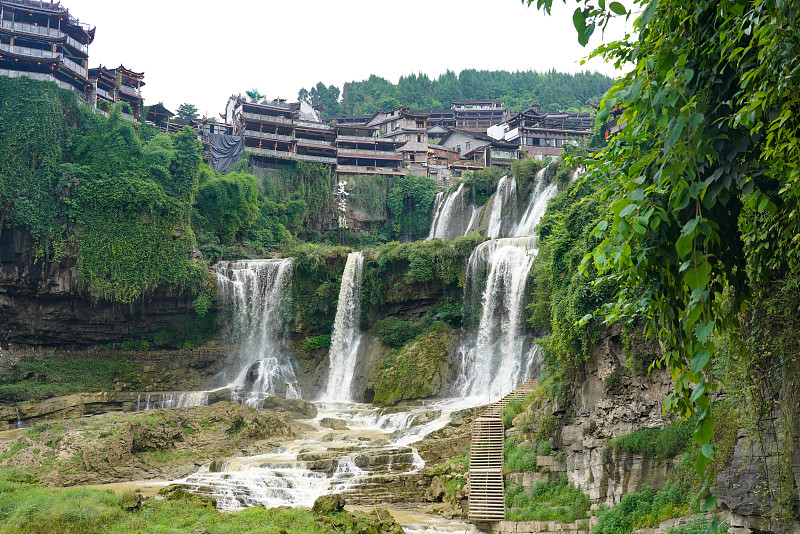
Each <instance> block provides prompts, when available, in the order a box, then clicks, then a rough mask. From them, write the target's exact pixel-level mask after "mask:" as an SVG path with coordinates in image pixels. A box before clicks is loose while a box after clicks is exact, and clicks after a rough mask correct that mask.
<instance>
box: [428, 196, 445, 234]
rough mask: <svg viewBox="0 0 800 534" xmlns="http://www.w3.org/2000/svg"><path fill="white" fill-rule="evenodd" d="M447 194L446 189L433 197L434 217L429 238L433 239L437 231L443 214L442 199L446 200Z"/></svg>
mask: <svg viewBox="0 0 800 534" xmlns="http://www.w3.org/2000/svg"><path fill="white" fill-rule="evenodd" d="M446 194H447V193H446V192H445V191H439V192H438V193H436V197H434V199H433V219H431V229H430V231H429V232H428V240H431V239H433V238H434V234H435V233H436V222H437V221H438V220H439V217H440V216H441V214H442V200H444V197H445V195H446Z"/></svg>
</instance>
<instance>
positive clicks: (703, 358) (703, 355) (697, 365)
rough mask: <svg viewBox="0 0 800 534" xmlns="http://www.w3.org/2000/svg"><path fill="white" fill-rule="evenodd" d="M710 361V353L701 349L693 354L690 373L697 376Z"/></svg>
mask: <svg viewBox="0 0 800 534" xmlns="http://www.w3.org/2000/svg"><path fill="white" fill-rule="evenodd" d="M710 359H711V352H710V351H708V350H706V349H701V350H698V351H697V352H695V353H694V356H692V372H693V373H694V374H696V375H699V374H700V371H702V370H704V369H705V368H706V366H707V365H708V361H709V360H710Z"/></svg>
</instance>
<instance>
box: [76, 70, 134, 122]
mask: <svg viewBox="0 0 800 534" xmlns="http://www.w3.org/2000/svg"><path fill="white" fill-rule="evenodd" d="M89 82H90V83H91V96H90V102H91V104H92V105H93V106H94V107H96V108H99V109H101V110H103V111H109V110H110V108H111V106H113V105H115V104H116V103H118V102H121V103H125V104H127V107H128V108H130V113H129V114H130V115H131V116H132V117H133V118H134V119H136V120H139V118H140V116H141V112H142V106H144V98H142V86H143V85H144V73H143V72H135V71H132V70H130V69H127V68H125V67H124V66H123V65H120V66H119V67H117V68H115V69H108V68H106V67H104V66H102V65H100V66H99V67H96V68H93V69H89ZM123 113H128V112H127V111H124V112H123Z"/></svg>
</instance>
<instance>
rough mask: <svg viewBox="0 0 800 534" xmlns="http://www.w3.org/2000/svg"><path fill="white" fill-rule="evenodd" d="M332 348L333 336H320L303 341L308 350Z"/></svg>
mask: <svg viewBox="0 0 800 534" xmlns="http://www.w3.org/2000/svg"><path fill="white" fill-rule="evenodd" d="M330 346H331V335H330V334H320V335H318V336H313V337H310V338H308V339H306V340H305V341H303V348H304V349H306V350H315V349H327V348H330Z"/></svg>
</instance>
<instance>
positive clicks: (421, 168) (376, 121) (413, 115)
mask: <svg viewBox="0 0 800 534" xmlns="http://www.w3.org/2000/svg"><path fill="white" fill-rule="evenodd" d="M427 124H428V114H427V113H425V112H422V111H411V110H409V109H408V108H397V109H393V110H391V111H379V112H377V113H375V114H374V115H373V116H372V117H370V119H369V120H368V121H367V124H366V125H367V126H371V127H374V128H377V129H378V131H379V132H380V135H381V136H382V137H388V138H390V139H393V140H395V141H397V142H398V144H400V145H402V146H401V147H400V148H399V151H400V152H401V153H402V154H403V167H404V168H405V169H406V170H407V171H408V172H410V173H411V174H416V175H418V176H426V175H427V174H428V171H427V167H428V126H427Z"/></svg>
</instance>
